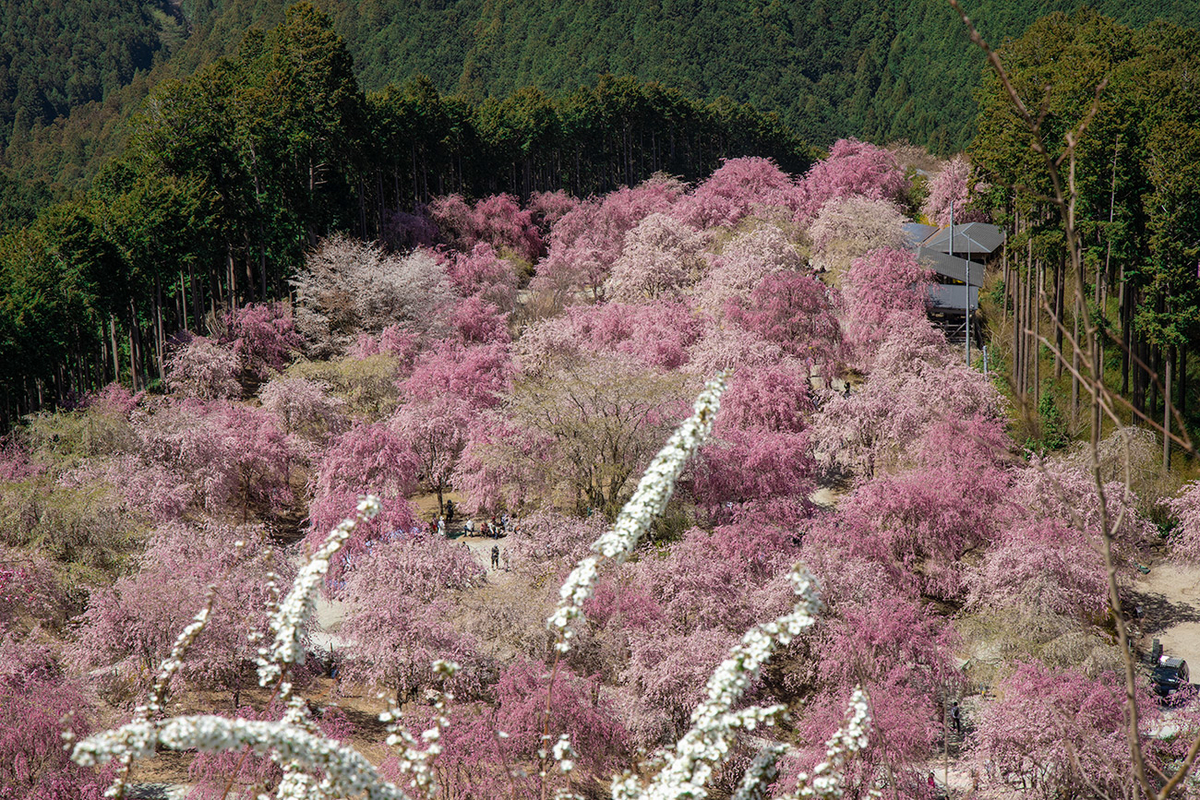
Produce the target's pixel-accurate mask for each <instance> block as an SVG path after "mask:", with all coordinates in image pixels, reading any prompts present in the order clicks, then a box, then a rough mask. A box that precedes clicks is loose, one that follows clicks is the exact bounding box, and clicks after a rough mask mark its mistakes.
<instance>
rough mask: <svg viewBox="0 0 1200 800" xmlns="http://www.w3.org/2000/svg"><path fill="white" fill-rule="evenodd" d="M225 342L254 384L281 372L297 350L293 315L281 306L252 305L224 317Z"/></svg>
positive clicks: (296, 335)
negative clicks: (226, 330) (252, 378)
mask: <svg viewBox="0 0 1200 800" xmlns="http://www.w3.org/2000/svg"><path fill="white" fill-rule="evenodd" d="M225 325H226V327H227V328H228V333H227V334H226V335H225V337H224V338H225V340H226V342H227V344H228V346H229V348H230V350H232V351H233V354H234V355H235V356H237V359H238V362H239V363H240V364H241V367H242V370H244V371H245V372H247V373H249V374H250V375H252V376H253V377H254V378H256V379H257V380H260V381H262V380H266V379H267V378H268V377H269V376H270V374H271V372H273V371H274V372H278V371H279V370H282V369H283V368H284V367H285V366H286V365H287V363H288V361H289V360H291V357H292V354H293V353H294V352H295V351H297V350H299V349H300V344H301V339H300V336H299V334H297V333H296V329H295V326H294V325H293V323H292V315H291V311H290V309H288V308H287V307H286V306H285V305H284V304H282V303H272V304H268V303H257V304H256V303H251V304H250V305H246V306H242V307H241V308H239V309H235V310H234V311H231V312H229V313H228V314H226V316H225Z"/></svg>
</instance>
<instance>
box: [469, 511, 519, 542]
mask: <svg viewBox="0 0 1200 800" xmlns="http://www.w3.org/2000/svg"><path fill="white" fill-rule="evenodd" d="M477 528H478V530H477ZM516 530H517V523H516V521H515V520H513V519H512V518H510V517H509V516H508V514H493V515H492V516H491V518H490V519H485V520H483V522H481V523H478V524H477V523H476V522H475V520H473V519H468V520H467V521H466V522H464V523H463V531H464V532H465V533H466V534H467V536H476V535H478V536H486V537H487V538H489V539H499V538H501V537H502V536H507V535H508V534H509V533H511V532H513V531H516Z"/></svg>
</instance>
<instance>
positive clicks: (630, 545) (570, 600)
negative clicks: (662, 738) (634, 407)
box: [547, 373, 725, 652]
mask: <svg viewBox="0 0 1200 800" xmlns="http://www.w3.org/2000/svg"><path fill="white" fill-rule="evenodd" d="M724 391H725V374H724V373H721V374H720V375H717V376H716V377H715V378H713V379H712V380H710V381H709V382H708V383H707V384H706V385H705V387H704V391H703V392H701V393H700V396H699V397H697V398H696V402H695V404H694V405H693V406H692V415H691V416H690V417H688V418H687V419H686V420H684V421H683V424H681V425H680V426H679V427H678V428H677V429H676V430H675V432H674V433H673V434H671V438H670V439H668V440H667V444H666V446H664V447H663V449H662V450H660V451H659V452H658V455H656V456H655V457H654V460H653V461H651V462H650V466H649V467H647V468H646V472H645V474H644V475H642V479H641V481H639V482H638V485H637V489H635V490H634V492H633V496H632V497H630V498H629V502H627V503H626V504H625V506H624V508H622V509H621V513H620V514H618V515H617V520H616V522H614V523H613V526H612V528H611V529H610V530H608V531H607V532H606V533H605V534H604V535H603V536H601V537H600V538H599V539H597V540H596V541H595V542H594V543H593V544H592V550H594V551H595V552H597V553H599V554H600V555H599V557H597V556H588V557H586V558H584V559H583V560H582V561H580V562H579V565H578V566H577V567H575V569H574V570H573V571H572V572H571V574H570V575H568V576H567V579H566V581H564V582H563V585H562V588H561V589H560V590H559V595H560V597H561V599H560V600H559V603H558V608H557V609H556V610H555V612H554V614H552V615H551V616H550V619H549V620H548V621H547V623H548V626H549V628H550V629H551V630H552V631H554V632H555V633H556V634H557V636H558V643H557V644H556V645H555V646H556V647H557V649H558V651H559V652H566V651H567V650H569V649H570V643H569V640H570V638H571V629H570V624H571V620H573V619H578V618H580V617H582V616H583V604H584V603H585V602H587V599H588V598H589V597H591V596H592V591H593V589H594V588H595V583H596V575H597V570H596V567H597V565H598V564H599V561H600V558H609V559H613V560H615V561H616V562H617V563H621V562H622V561H624V560H625V559H626V558H628V557H629V555H630V554H631V553H633V550H634V548H635V547H637V543H638V541H640V540H641V538H642V536H643V535H644V534H645V533H646V531H647V530H649V528H650V523H651V522H653V521H654V518H655V517H657V516H658V515H660V514H662V512H663V511H664V510H665V509H666V507H667V502H668V501H669V500H670V499H671V495H672V494H673V493H674V492H675V483H676V481H678V480H679V476H680V474H682V473H683V468H684V467H685V466H686V465H687V462H688V460H689V459H691V457H692V456H693V455H695V454H696V451H697V450H699V449H700V447H701V446H702V445H703V444H704V442H705V441H706V440H707V439H708V436H709V434H710V433H711V432H712V426H713V420H714V419H715V418H716V416H717V411H718V410H719V409H720V408H721V395H722V394H723V393H724Z"/></svg>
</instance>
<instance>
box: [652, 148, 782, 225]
mask: <svg viewBox="0 0 1200 800" xmlns="http://www.w3.org/2000/svg"><path fill="white" fill-rule="evenodd" d="M795 203H796V184H795V182H794V181H793V180H792V178H791V176H790V175H788V174H787V173H785V172H783V170H781V169H779V167H777V166H776V165H775V162H773V161H772V160H771V159H769V158H758V157H752V156H748V157H743V158H731V159H728V160H726V161H724V162H723V163H722V164H721V166H720V167H719V168H718V169H717V171H716V172H714V173H713V174H712V175H710V176H709V177H708V179H707V180H705V181H704V182H703V183H701V184H700V185H699V186H697V187H696V188H695V189H694V190H693V191H692V192H691V193H690V194H688V196H687V197H685V198H684V199H683V200H681V201H680V203H679V208H678V209H677V210H676V211H675V212H674V213H675V214H676V215H677V216H678V217H679V218H680V219H682V220H684V221H686V222H687V223H688V224H689V225H691V226H692V227H693V228H695V229H696V230H705V229H707V228H715V227H718V226H725V227H733V226H734V225H736V224H738V223H739V222H740V221H741V220H742V219H743V218H745V217H747V216H750V215H751V214H756V215H764V216H766V215H770V214H772V213H781V214H783V215H784V216H786V217H790V216H791V215H792V214H793V213H794V212H795V210H796V208H795Z"/></svg>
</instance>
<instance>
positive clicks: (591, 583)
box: [72, 377, 870, 800]
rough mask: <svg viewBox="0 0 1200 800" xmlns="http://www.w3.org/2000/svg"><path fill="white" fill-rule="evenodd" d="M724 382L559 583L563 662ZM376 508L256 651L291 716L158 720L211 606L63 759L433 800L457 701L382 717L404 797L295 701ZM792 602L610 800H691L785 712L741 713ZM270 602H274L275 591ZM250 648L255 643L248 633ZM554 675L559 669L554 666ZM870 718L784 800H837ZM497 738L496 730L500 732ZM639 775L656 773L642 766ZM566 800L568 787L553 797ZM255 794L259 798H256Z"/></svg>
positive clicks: (754, 771) (747, 643)
mask: <svg viewBox="0 0 1200 800" xmlns="http://www.w3.org/2000/svg"><path fill="white" fill-rule="evenodd" d="M724 388H725V381H724V378H723V377H718V378H716V379H714V380H713V381H710V382H709V384H708V386H707V387H706V388H705V390H704V391H703V393H701V395H700V396H699V398H697V400H696V403H695V406H694V410H693V413H692V415H691V416H690V417H689V418H688V419H687V420H685V421H684V422H683V424H682V425H680V427H679V428H678V429H677V430H676V431H675V433H674V434H673V435H672V436H671V438H670V439H669V441H668V442H667V444H666V446H665V447H664V448H663V449H662V450H661V451H660V452H659V454H658V455H657V456H656V457H655V458H654V460H653V461H652V462H651V464H650V466H649V468H648V469H647V470H646V472H645V475H644V476H643V477H642V480H641V482H640V483H639V484H638V487H637V490H636V491H635V492H634V494H633V497H632V498H631V499H630V500H629V502H628V503H627V504H626V505H625V507H624V508H623V509H622V511H621V513H620V515H619V516H618V517H617V519H616V522H615V523H614V525H613V527H612V528H611V529H610V530H609V531H607V532H606V533H605V534H603V535H602V536H601V537H600V538H599V539H597V540H596V542H595V543H593V545H592V548H591V549H592V551H593V552H594V553H595V554H596V555H592V556H588V557H586V558H584V559H582V560H581V561H580V562H579V565H578V566H577V567H576V568H575V570H574V571H573V572H572V573H571V574H570V576H569V577H568V578H567V580H566V582H565V583H564V584H563V586H562V589H561V601H560V603H559V606H558V609H557V610H556V611H555V613H554V614H553V615H552V616H551V617H550V619H549V620H548V625H549V628H550V630H551V632H552V633H553V634H554V635H555V636H556V637H557V651H558V653H559V656H560V657H561V655H562V654H564V653H566V652H567V651H569V650H570V642H571V638H572V624H573V623H574V622H575V621H577V620H580V619H582V618H583V615H584V610H583V606H584V603H585V601H586V600H587V599H588V598H589V597H590V596H591V595H592V592H593V589H594V587H595V583H596V578H597V575H598V568H599V566H600V563H601V561H603V560H608V561H612V562H614V563H620V562H622V561H624V560H625V559H626V558H627V557H628V556H629V555H630V554H631V553H632V552H633V550H634V548H635V547H636V546H637V543H638V541H639V540H640V539H641V537H642V536H643V535H644V534H645V532H646V531H647V529H648V528H649V526H650V523H651V521H652V520H653V519H654V518H655V517H656V516H657V515H659V514H661V513H662V512H663V510H664V509H665V508H666V505H667V502H668V501H669V500H670V497H671V494H672V493H673V491H674V489H675V484H676V482H677V480H678V479H679V476H680V474H681V473H682V471H683V468H684V466H685V465H686V464H687V462H688V460H689V459H690V458H691V457H692V456H693V455H694V454H695V452H696V451H697V449H699V448H700V446H701V445H703V443H704V442H705V440H706V439H707V437H708V435H709V432H710V431H711V430H712V425H713V420H714V418H715V416H716V413H717V410H718V409H719V407H720V397H721V393H722V392H723V391H724ZM379 510H380V504H379V500H378V499H377V498H375V497H370V496H368V497H366V498H364V499H362V500H361V501H360V502H359V505H358V514H357V515H356V517H355V518H353V519H347V520H345V521H343V522H342V523H341V524H339V525H338V526H337V527H335V528H334V529H333V530H332V531H331V532H330V534H329V535H328V537H327V538H326V539H325V542H324V543H323V545H322V546H321V547H320V548H318V549H317V551H316V552H315V553H314V554H313V555H312V557H311V558H310V559H309V561H308V563H307V564H306V565H305V566H304V567H302V568H301V569H300V571H299V572H298V574H297V576H296V579H295V581H294V583H293V584H292V588H291V590H290V591H289V592H288V594H287V595H286V597H284V598H283V600H282V601H272V605H273V607H272V608H271V609H269V610H270V612H271V613H270V621H269V628H270V632H269V635H270V640H269V641H268V642H266V643H265V644H264V645H263V646H262V647H260V649H259V656H258V660H257V662H258V676H259V683H260V685H261V686H262V687H264V688H266V689H269V690H270V691H272V692H273V696H274V697H275V698H277V699H278V700H279V701H280V702H281V703H282V705H283V707H284V708H285V709H286V710H285V711H284V713H283V716H282V719H280V720H278V721H263V720H250V719H229V718H225V717H220V716H212V715H192V716H177V717H170V716H166V713H165V712H166V703H165V701H166V694H167V691H168V687H169V685H170V682H171V678H172V676H173V675H174V674H175V673H176V672H177V671H178V670H179V668H180V665H181V662H182V659H183V657H184V655H185V653H186V651H187V649H188V647H189V646H190V645H191V644H192V642H193V641H194V640H195V639H196V637H197V636H198V635H199V634H200V632H201V631H202V630H203V628H204V626H205V624H206V622H207V621H208V616H209V612H210V609H211V605H212V601H211V597H210V599H209V601H208V603H207V604H206V605H205V607H204V608H202V609H201V610H200V611H199V613H197V615H196V617H195V618H194V620H193V622H192V623H191V624H190V625H188V626H187V627H186V628H185V629H184V630H183V632H182V633H181V634H180V635H179V637H178V639H177V640H176V642H175V645H174V647H173V648H172V650H171V653H170V655H169V657H168V658H167V659H166V660H165V661H163V663H162V665H161V667H160V669H159V673H158V677H157V679H156V681H155V684H154V687H153V689H152V690H151V693H150V698H149V701H148V702H147V703H146V704H144V705H142V706H140V707H139V708H137V709H136V711H135V715H134V719H133V721H132V722H130V723H128V724H126V725H123V726H121V727H119V728H115V729H113V730H108V731H104V732H102V733H99V734H96V735H93V736H89V737H87V738H85V739H82V740H81V741H79V742H77V743H75V744H74V749H73V753H72V758H73V759H74V761H75V762H76V763H77V764H79V765H81V766H93V765H97V764H102V763H106V762H110V761H115V762H116V763H118V764H119V765H120V767H121V769H120V770H119V771H118V774H117V777H116V779H115V781H114V783H113V785H112V786H111V787H110V789H109V790H108V793H107V794H108V796H110V797H117V798H119V797H122V796H124V793H125V790H126V782H127V778H128V774H129V769H130V767H131V765H132V764H133V762H134V761H135V760H137V759H139V758H145V757H149V756H152V755H153V754H154V752H155V751H156V750H157V749H158V748H165V749H169V750H177V751H183V750H198V751H201V752H208V753H218V752H222V751H241V750H243V749H244V748H248V749H249V750H251V751H252V752H254V753H256V754H259V755H262V756H265V757H268V758H270V759H271V760H273V761H274V762H275V763H276V764H278V765H279V766H280V767H281V769H282V770H283V778H282V780H281V781H280V782H279V785H278V786H277V787H276V789H275V792H274V797H275V798H279V799H280V800H282V799H283V798H294V799H295V800H299V799H300V798H305V799H306V800H326V799H329V800H332V798H360V797H361V798H370V799H371V800H375V799H376V798H378V799H380V800H401V799H405V800H407V798H409V797H410V796H411V795H410V793H409V792H410V791H411V792H413V793H414V794H415V795H417V796H419V797H421V798H425V800H432V798H434V797H435V796H436V795H437V792H438V785H437V781H436V777H435V773H434V771H433V770H432V768H431V762H432V761H434V760H435V759H436V758H437V756H438V755H439V753H440V752H441V744H440V740H441V737H442V732H443V730H444V729H445V727H446V726H447V725H448V724H449V719H448V716H447V712H446V708H447V705H446V704H447V703H448V701H450V700H451V699H452V696H451V695H449V694H444V693H437V696H436V702H435V705H434V715H433V724H432V726H431V727H429V728H428V729H427V730H425V731H424V732H422V733H421V734H419V735H413V734H412V733H411V732H409V731H408V730H406V729H405V728H403V727H402V726H401V725H400V724H399V712H398V710H397V709H396V707H395V705H394V704H393V705H391V706H390V707H389V710H388V711H386V712H384V713H383V714H381V715H380V719H381V721H383V722H385V723H387V724H388V728H387V730H388V736H387V740H386V741H387V744H388V745H389V746H391V747H396V748H397V749H398V752H399V757H398V763H399V770H400V772H401V773H402V774H403V775H406V776H408V777H409V786H408V790H405V789H402V788H400V787H398V786H396V785H395V784H393V783H390V782H388V781H387V780H385V779H384V778H383V777H382V776H381V775H380V773H379V772H378V771H377V770H376V768H375V767H374V766H373V765H372V764H371V763H370V762H369V761H368V760H367V759H366V758H365V757H364V756H363V755H361V754H360V753H358V752H357V751H356V750H354V749H353V748H351V747H349V746H346V745H343V744H341V743H339V742H337V741H333V740H331V739H328V738H326V737H325V736H323V735H322V734H321V733H320V731H319V729H318V728H317V726H316V724H315V722H314V720H313V719H312V718H311V716H310V714H309V711H308V708H307V704H306V703H305V701H304V700H303V699H302V698H300V697H299V696H297V695H295V694H294V693H293V688H292V682H291V677H292V670H293V668H294V667H295V666H296V665H297V664H298V663H299V662H300V661H301V660H302V658H303V656H304V648H303V642H304V631H305V629H306V626H307V624H308V620H309V618H310V617H311V616H312V615H313V613H314V610H315V598H316V593H317V591H318V590H319V588H320V586H321V584H322V582H323V580H324V578H325V576H326V574H327V573H328V571H329V568H330V562H331V559H332V558H333V556H334V554H335V553H337V551H338V550H339V549H340V548H341V547H342V545H343V544H344V543H345V542H346V540H347V539H348V538H349V536H350V534H351V533H352V532H353V530H354V528H355V527H356V526H357V525H358V524H359V523H361V522H362V521H364V520H369V519H371V518H373V517H374V516H376V515H377V514H378V513H379ZM790 577H791V581H792V583H793V586H794V591H795V595H796V602H795V605H794V607H793V608H792V609H791V610H790V611H788V612H787V613H785V614H784V615H782V616H780V617H778V618H777V619H775V620H772V621H770V622H766V623H762V624H759V625H756V626H754V627H753V628H751V629H750V630H749V631H747V632H746V634H745V636H744V637H743V638H742V641H741V643H740V644H738V645H736V646H735V647H734V648H733V649H732V650H731V651H730V653H729V655H728V657H727V658H726V659H725V660H724V661H723V662H722V663H721V664H720V666H718V667H717V669H716V670H715V671H714V672H713V674H712V677H711V678H710V679H709V681H708V686H707V691H706V697H705V699H704V700H703V701H702V702H701V703H700V705H699V706H697V708H696V709H695V711H694V712H693V713H692V719H691V722H692V725H691V728H690V729H689V730H688V731H687V732H686V733H685V734H684V735H683V736H682V737H681V738H680V739H679V740H678V741H677V742H676V743H675V744H674V745H671V746H670V747H668V748H665V749H664V750H663V751H661V752H659V753H657V754H655V756H654V757H653V759H652V761H651V762H648V763H649V764H651V765H652V766H657V770H656V771H654V774H653V776H652V777H651V778H649V780H642V779H641V778H638V777H636V776H635V775H633V774H632V773H627V774H625V775H622V776H617V777H616V778H614V780H613V782H612V797H613V798H614V800H642V799H643V798H645V800H682V799H683V798H690V799H691V800H700V799H701V798H704V797H705V796H706V794H707V790H706V785H707V783H708V781H709V779H710V777H711V776H712V774H713V770H714V769H715V768H716V767H717V766H718V765H720V764H721V763H722V762H723V761H724V760H725V759H726V758H727V756H728V755H729V753H730V748H731V745H732V744H733V740H734V737H735V736H736V735H737V733H738V732H740V731H754V730H756V729H757V728H759V727H760V726H766V725H771V724H773V723H774V722H775V721H776V720H777V719H778V718H779V716H780V715H781V714H782V713H783V711H784V708H783V706H780V705H771V706H750V707H744V708H743V707H738V703H739V701H740V700H741V698H742V696H743V694H744V693H745V691H746V690H747V688H749V687H750V685H751V684H752V683H753V682H754V681H755V679H756V678H757V677H758V675H759V671H760V670H761V668H762V666H763V664H764V663H765V662H766V661H767V659H769V658H770V657H771V655H772V653H773V652H774V651H775V649H776V648H777V647H779V646H786V645H787V644H788V643H789V642H791V641H792V640H793V639H794V638H795V637H796V636H798V635H799V634H801V633H802V632H803V631H804V630H805V629H806V628H808V627H809V626H811V625H812V624H813V622H814V616H815V615H816V614H817V613H818V611H819V609H820V606H821V603H820V599H819V597H818V594H817V590H816V586H815V585H814V583H813V581H812V579H811V578H810V577H809V576H808V573H807V572H806V571H805V570H804V569H803V568H802V567H797V568H795V569H794V570H793V571H792V573H791V576H790ZM270 588H271V590H272V591H271V597H273V598H278V596H279V595H278V592H277V590H276V588H275V587H274V585H273V584H272V585H271V587H270ZM251 636H252V639H253V638H257V637H256V635H255V634H251ZM434 670H435V672H437V673H439V674H441V675H443V676H447V677H449V676H452V675H453V674H454V673H455V671H456V670H457V665H455V664H452V663H448V662H441V661H439V662H435V664H434ZM555 672H557V668H556V669H555ZM869 726H870V712H869V708H868V705H867V702H866V698H865V697H864V695H863V693H862V692H861V691H857V690H856V691H855V693H854V695H853V697H852V699H851V704H850V717H849V720H848V722H847V724H846V725H845V726H844V727H843V728H841V729H840V730H838V731H837V732H836V733H835V734H834V736H833V737H832V738H831V739H830V740H829V743H828V747H827V756H826V758H825V760H824V761H823V762H822V763H820V764H818V765H817V767H816V768H815V769H814V770H813V771H812V775H811V776H809V775H802V776H801V782H800V784H799V785H798V786H797V787H796V788H795V789H794V790H793V791H792V792H791V793H790V794H789V795H788V797H789V798H797V800H798V798H810V797H821V798H837V797H840V796H841V794H842V784H841V768H842V767H843V765H844V764H845V763H846V761H847V759H849V758H851V757H852V756H853V755H854V754H855V753H857V752H858V751H859V750H861V749H862V748H863V747H865V746H866V743H867V732H868V729H869ZM496 733H497V736H500V737H503V736H504V733H503V732H501V731H497V732H496ZM543 750H544V756H543V761H544V762H549V763H553V764H555V765H556V766H557V769H558V770H559V771H561V772H562V773H569V772H570V771H571V769H572V768H573V766H574V761H575V753H574V750H573V748H572V744H571V740H570V737H569V736H567V735H565V734H564V735H561V736H559V738H558V739H557V741H556V742H555V743H554V744H553V745H552V746H550V741H549V740H548V741H546V743H545V746H544V748H543ZM786 751H787V748H786V747H785V746H784V745H782V744H772V745H770V746H768V747H766V748H765V749H764V750H763V751H762V753H760V755H759V756H758V757H757V758H756V759H755V760H754V761H753V762H752V763H751V765H750V767H749V768H748V769H747V770H746V773H745V775H744V777H743V779H742V782H741V785H740V786H739V788H738V790H737V793H736V797H737V798H738V800H748V799H749V798H751V797H758V796H761V793H762V790H763V787H764V786H765V784H766V782H769V781H770V780H772V779H773V778H774V776H775V761H776V759H777V758H778V757H779V756H780V755H782V754H783V753H785V752H786ZM647 771H653V770H650V769H648V770H647ZM568 796H571V795H569V793H567V792H566V791H565V790H561V791H559V792H558V795H557V796H556V800H557V799H558V797H562V798H564V800H565V798H566V797H568ZM265 797H266V796H265V795H260V798H265Z"/></svg>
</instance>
